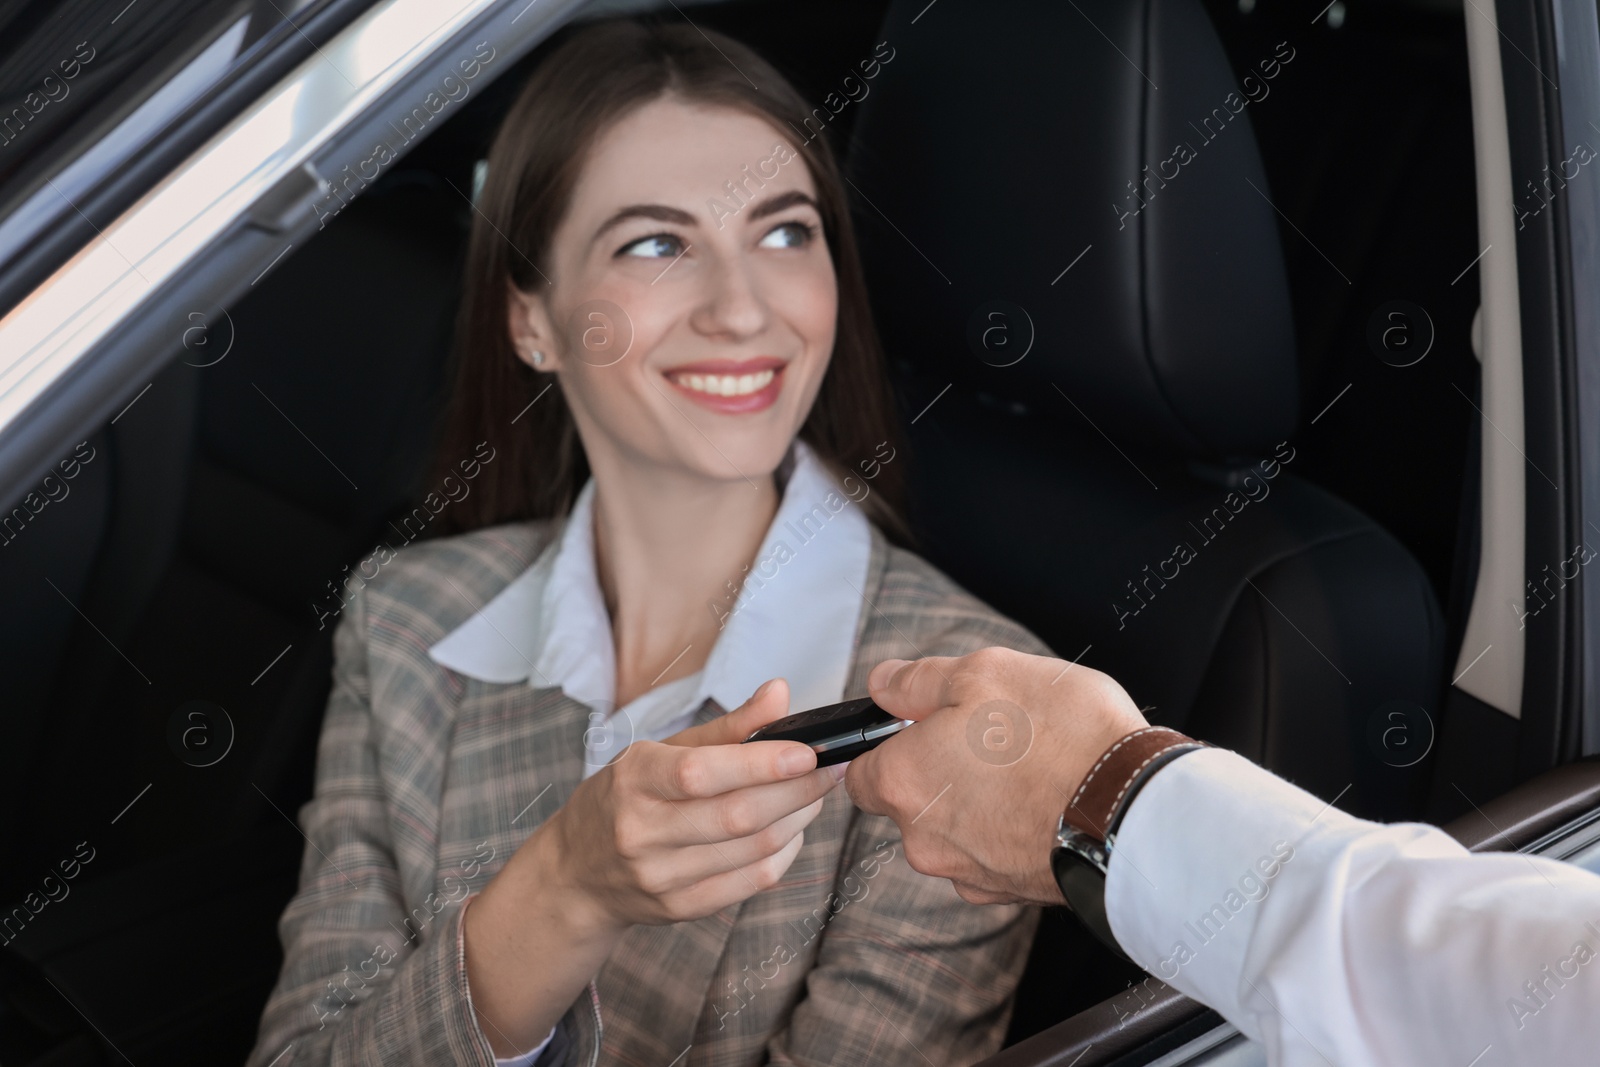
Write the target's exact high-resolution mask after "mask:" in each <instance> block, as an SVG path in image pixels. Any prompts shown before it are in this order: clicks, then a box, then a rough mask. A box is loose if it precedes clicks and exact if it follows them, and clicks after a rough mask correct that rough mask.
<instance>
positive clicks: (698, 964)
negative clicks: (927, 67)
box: [251, 22, 1045, 1067]
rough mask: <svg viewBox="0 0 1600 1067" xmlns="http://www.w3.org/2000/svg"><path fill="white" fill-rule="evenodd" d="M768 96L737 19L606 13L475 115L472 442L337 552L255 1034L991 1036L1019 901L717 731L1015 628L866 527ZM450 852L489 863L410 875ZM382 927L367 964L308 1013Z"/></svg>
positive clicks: (611, 1053)
mask: <svg viewBox="0 0 1600 1067" xmlns="http://www.w3.org/2000/svg"><path fill="white" fill-rule="evenodd" d="M757 86H759V89H758V88H757ZM804 115H805V105H804V103H803V101H802V100H801V99H800V97H799V96H798V94H797V93H795V91H794V90H793V89H792V88H791V87H790V86H789V85H788V84H787V83H786V82H785V81H784V80H783V78H782V76H781V75H779V74H778V73H777V71H776V70H774V69H773V68H772V67H771V66H770V65H769V64H767V63H766V62H764V61H763V60H762V59H761V58H760V57H759V56H757V55H755V54H754V53H753V52H751V51H750V50H749V49H748V48H745V47H743V46H741V45H740V44H738V43H737V42H735V41H733V40H730V39H727V38H724V37H721V36H720V35H711V36H706V35H702V34H701V33H700V32H699V31H698V30H696V29H694V28H693V27H690V26H673V27H665V28H658V27H650V26H645V25H641V24H637V23H632V22H620V23H609V24H601V25H598V26H593V27H589V28H586V29H583V30H580V31H579V32H577V33H576V34H574V35H572V36H571V37H569V38H567V39H566V40H565V41H564V42H562V43H561V44H559V45H557V46H556V47H554V49H553V51H552V52H551V53H550V54H549V55H548V57H547V58H545V59H544V61H543V62H542V63H541V64H540V65H539V66H538V67H537V68H536V71H535V73H534V75H533V77H532V78H531V79H530V81H529V82H528V84H527V85H526V87H525V88H524V90H523V92H522V95H521V96H520V97H519V98H518V100H517V101H516V103H515V104H514V105H513V106H512V108H511V109H510V111H509V112H508V114H507V116H506V118H505V120H504V122H503V124H502V126H501V127H500V130H499V133H498V134H497V136H496V138H495V141H494V143H493V145H492V147H491V149H490V152H489V157H488V168H487V178H486V180H485V183H484V186H483V189H482V192H481V195H480V196H479V199H478V202H477V206H478V209H479V213H478V215H477V217H476V218H475V220H474V229H473V232H472V235H471V239H470V243H469V247H468V253H467V264H466V272H465V275H466V277H465V285H466V289H465V294H464V300H463V303H462V307H461V311H460V317H459V325H458V336H457V346H456V359H457V361H458V370H457V375H458V376H457V383H456V391H455V395H454V398H453V405H452V407H451V409H450V411H449V414H448V417H447V423H446V432H445V434H444V435H443V437H444V439H443V441H442V442H441V445H440V451H439V456H440V462H441V464H448V463H453V462H455V460H456V458H457V457H458V456H459V455H463V454H470V453H471V452H472V450H473V449H474V448H477V447H482V446H487V447H489V448H492V449H494V453H493V454H494V455H495V456H496V457H498V458H497V459H496V461H495V462H494V463H493V464H492V465H491V464H484V465H483V466H482V468H481V472H480V474H479V476H478V479H477V482H476V485H475V491H474V492H473V493H472V494H471V495H469V496H465V497H464V498H462V499H461V500H460V501H459V503H457V504H456V505H455V506H453V507H451V508H450V509H448V510H447V511H446V512H444V513H442V514H441V515H440V524H441V525H443V524H446V523H448V524H449V526H450V528H451V529H450V531H449V532H450V533H452V534H454V535H453V536H445V537H439V538H436V539H435V540H432V541H430V542H419V543H416V544H410V545H406V546H404V547H403V548H402V549H400V550H399V551H398V552H397V553H395V555H394V558H393V559H392V560H391V561H389V562H388V563H387V564H386V565H385V566H384V567H383V568H382V570H381V571H379V572H378V573H376V574H375V575H374V576H373V577H371V578H367V576H366V575H363V576H362V578H363V579H364V580H363V581H361V582H351V583H350V586H351V588H350V590H349V593H348V596H347V598H346V606H345V609H344V610H343V612H342V614H341V616H340V620H339V625H338V629H337V632H336V634H335V638H334V641H335V651H336V664H335V668H334V674H335V684H334V693H333V697H332V700H331V701H330V704H329V707H328V711H327V716H326V719H325V721H324V725H323V730H322V740H321V745H320V748H319V758H318V766H317V786H316V795H315V797H314V798H313V800H312V801H311V803H310V804H309V805H308V806H307V808H306V809H304V811H303V818H302V822H303V824H304V826H305V832H306V834H307V837H308V839H309V840H310V841H311V842H312V844H313V847H312V848H311V849H310V850H309V851H308V852H307V853H306V856H307V860H306V863H305V865H304V866H303V868H302V872H301V885H300V891H299V893H298V895H297V896H296V897H295V899H294V900H293V901H292V902H291V903H290V904H289V907H288V909H287V910H286V911H285V913H284V916H283V919H282V922H281V924H280V932H281V935H282V938H283V942H284V954H285V961H284V966H283V971H282V974H281V975H280V977H279V981H278V986H277V989H276V991H275V992H274V994H273V997H272V999H271V1001H270V1002H269V1004H268V1005H267V1009H266V1012H265V1015H264V1017H263V1020H262V1027H261V1032H260V1034H259V1035H258V1038H257V1045H256V1050H255V1055H254V1057H253V1059H252V1061H251V1062H252V1063H254V1064H257V1065H262V1064H267V1063H270V1062H271V1061H272V1059H273V1057H275V1056H278V1055H280V1054H281V1053H282V1052H283V1051H284V1049H286V1048H287V1047H288V1046H289V1045H290V1044H291V1043H292V1044H293V1048H294V1056H295V1059H296V1061H297V1062H300V1063H322V1064H334V1063H354V1062H372V1061H375V1060H381V1061H383V1062H385V1063H417V1064H422V1063H437V1062H446V1061H448V1062H457V1063H466V1062H470V1063H476V1064H491V1063H504V1064H517V1065H526V1064H531V1063H534V1062H538V1063H540V1064H556V1063H568V1062H571V1063H587V1064H591V1065H592V1064H595V1063H598V1062H599V1061H600V1060H601V1059H602V1058H604V1059H605V1060H606V1061H607V1062H617V1063H638V1064H648V1063H662V1064H665V1063H682V1064H685V1065H687V1064H697V1063H709V1062H713V1061H714V1062H716V1063H719V1064H752V1065H754V1064H759V1063H763V1062H770V1063H786V1064H791V1063H792V1064H811V1063H816V1064H822V1063H860V1062H874V1063H889V1064H905V1065H907V1067H910V1065H913V1064H922V1063H939V1062H948V1063H952V1064H956V1063H963V1064H964V1063H971V1062H973V1061H975V1060H977V1059H981V1058H982V1057H983V1056H985V1055H987V1054H989V1053H991V1052H993V1051H994V1050H995V1049H996V1048H998V1047H999V1044H1000V1041H1001V1039H1002V1037H1003V1035H1004V1033H1005V1026H1006V1022H1007V1019H1008V1016H1009V1014H1010V1011H1011V1002H1012V996H1013V992H1014V990H1015V987H1016V983H1017V979H1018V977H1019V970H1020V966H1021V964H1022V960H1023V956H1024V952H1025V947H1026V945H1027V943H1028V940H1029V938H1030V936H1031V934H1032V931H1033V928H1034V925H1035V922H1036V919H1037V916H1036V914H1035V913H1034V912H1031V911H1028V910H1024V909H1022V908H1020V907H1015V906H1002V907H995V908H987V909H979V908H976V907H969V906H967V905H966V904H964V903H963V902H962V901H961V899H960V898H959V897H958V896H957V895H956V894H955V892H954V891H953V890H952V889H951V887H950V886H949V885H948V884H947V883H943V882H939V881H935V880H933V879H930V878H926V877H924V876H922V875H919V874H917V873H916V872H915V871H914V870H913V869H912V868H911V867H910V866H909V864H907V863H904V862H889V861H887V860H884V859H883V858H882V857H884V856H890V857H892V856H894V855H896V854H897V853H896V851H895V849H896V847H897V844H898V841H899V833H898V831H897V830H896V829H895V828H894V826H893V824H891V823H889V822H887V821H885V820H883V819H881V818H877V817H870V816H866V815H864V814H863V813H861V812H860V811H859V810H857V809H856V808H855V807H854V806H852V805H851V803H850V802H849V799H848V797H847V796H845V795H844V793H843V792H842V791H841V790H838V789H836V788H835V786H836V785H837V783H838V781H839V777H840V770H841V769H840V768H837V767H835V768H818V767H817V765H816V756H815V754H814V753H813V752H812V751H811V749H810V748H809V747H807V746H805V745H802V744H799V743H796V742H788V741H764V742H758V743H754V744H742V743H741V742H743V741H744V740H745V739H746V738H748V737H750V735H751V734H752V733H753V732H754V731H755V730H757V729H758V728H759V727H761V726H763V725H765V724H766V723H768V722H771V721H773V720H774V719H776V718H779V717H781V716H782V715H784V714H786V713H787V712H789V711H790V710H799V709H801V708H807V707H815V706H820V705H825V704H833V703H837V702H839V701H840V700H843V699H846V698H849V697H857V696H861V695H863V694H864V692H865V683H866V676H867V673H868V671H870V669H871V668H872V667H873V666H874V665H875V664H876V663H877V662H879V661H881V660H883V659H885V658H890V657H903V656H910V655H920V654H932V655H939V654H944V655H959V654H962V653H965V652H970V651H974V650H976V649H978V648H980V647H983V646H985V645H993V644H1002V645H1008V646H1011V647H1014V648H1020V649H1024V650H1027V651H1038V652H1043V651H1045V649H1044V646H1043V645H1042V644H1040V643H1039V641H1038V640H1037V639H1036V638H1034V637H1033V635H1031V634H1029V633H1028V632H1027V631H1026V630H1024V629H1022V628H1021V627H1019V626H1017V625H1016V624H1014V623H1012V622H1010V621H1009V620H1007V619H1004V618H1002V617H1000V616H999V615H997V614H996V613H994V612H993V611H991V610H990V609H988V608H986V607H985V606H984V605H983V604H981V603H980V602H978V601H977V600H975V599H974V598H972V597H971V596H969V595H967V594H966V593H964V592H963V591H962V590H960V589H959V588H958V587H956V586H955V585H954V584H953V583H952V582H950V581H949V580H948V579H947V578H945V577H944V576H943V575H942V574H940V573H938V572H937V571H935V570H934V569H933V568H932V567H930V566H928V565H927V564H926V563H924V562H923V561H922V560H920V559H918V558H917V557H916V556H914V555H912V554H911V553H910V552H909V551H907V550H906V549H904V548H903V547H901V545H902V544H903V540H904V538H903V532H902V531H903V527H902V524H901V520H900V518H899V515H900V499H901V497H902V485H903V473H902V472H903V468H904V466H905V464H904V463H901V462H891V461H892V460H894V459H895V457H896V455H897V452H896V442H898V441H899V438H900V434H899V431H898V428H897V426H896V419H895V412H894V407H893V403H892V400H891V396H890V392H889V388H888V384H887V379H886V373H885V369H884V359H883V354H882V351H881V348H880V346H879V343H878V340H877V337H876V334H875V332H874V330H873V327H872V321H871V314H870V312H869V310H868V306H867V298H866V293H865V289H864V287H863V283H862V277H861V268H860V265H859V263H858V262H857V258H856V251H855V239H854V236H853V234H852V233H851V229H850V220H849V216H848V212H847V207H846V202H845V197H844V193H843V183H842V181H841V179H840V177H839V174H838V170H837V168H836V165H835V163H834V160H833V156H832V153H831V150H830V149H829V147H828V146H827V143H826V141H825V140H824V139H818V140H815V141H811V142H808V143H805V144H802V145H798V146H793V147H788V148H786V151H787V152H788V153H789V158H788V159H787V160H780V159H779V158H778V153H777V152H775V150H774V146H788V145H791V144H792V141H793V140H794V139H793V138H791V137H789V136H788V135H787V134H786V133H785V132H784V131H785V129H786V127H787V126H788V125H789V124H790V123H798V122H799V121H801V120H802V119H803V117H804ZM751 160H758V161H770V162H767V165H766V166H764V167H763V166H761V164H760V163H758V164H757V170H756V171H754V172H751V178H750V179H749V180H743V179H742V176H743V175H744V174H746V173H747V171H748V168H749V164H750V161H751ZM796 163H800V164H803V165H796ZM784 164H787V165H784ZM728 175H741V180H743V184H742V185H740V186H736V187H735V188H736V189H739V190H741V192H740V195H739V196H737V197H735V198H734V200H733V202H734V203H737V204H738V211H737V212H734V211H731V210H729V209H728V208H727V206H726V202H723V206H722V208H721V209H720V210H719V208H718V204H719V200H718V198H719V197H720V196H723V195H727V194H729V193H730V192H732V190H730V189H729V188H728V186H729V185H732V184H733V183H732V182H731V181H730V180H729V178H728ZM463 441H465V442H466V445H465V451H462V450H461V449H462V445H461V442H463ZM446 457H449V458H446ZM858 472H859V474H860V475H864V476H866V477H868V478H871V479H872V480H873V491H871V492H864V491H863V485H862V482H861V481H860V478H859V477H858V476H857V475H858ZM446 473H449V472H448V471H447V470H445V469H444V467H441V469H440V475H441V477H442V476H443V475H444V474H446ZM852 503H853V504H854V505H856V506H853V507H851V506H847V504H852ZM791 543H793V544H794V545H795V546H796V547H794V548H791V547H790V544H791ZM802 549H803V550H802ZM778 564H781V568H780V567H779V566H778ZM755 592H759V593H760V596H759V597H757V596H754V595H753V594H754V593H755ZM720 602H727V603H736V604H737V608H736V609H735V610H726V609H724V610H721V611H718V610H717V609H716V604H717V603H720ZM708 603H711V604H713V610H712V611H710V612H708V611H706V605H707V604H708ZM791 702H792V703H793V705H794V708H791ZM729 709H733V710H731V711H730V710H729ZM378 798H382V799H381V800H380V799H378ZM930 799H932V798H930ZM485 843H487V845H488V846H489V847H490V848H492V849H494V850H495V851H494V853H493V854H494V855H495V856H497V857H504V859H503V860H497V861H493V862H488V863H485V864H484V865H483V870H482V871H481V872H480V874H481V876H475V875H467V876H465V877H464V878H463V879H462V880H461V882H458V883H457V884H456V885H455V886H454V887H452V886H447V885H445V883H444V881H443V878H444V877H445V876H452V877H453V875H454V867H455V865H456V864H457V863H458V862H459V861H460V860H461V859H462V857H464V856H465V855H466V854H467V851H468V850H469V849H471V848H474V847H476V846H477V845H480V844H485ZM874 856H877V857H879V860H878V865H877V866H874V867H873V869H874V870H875V871H876V872H877V877H876V879H875V884H874V889H876V890H877V891H876V892H874V893H872V894H870V895H867V894H863V893H859V892H856V891H855V890H854V889H852V887H853V886H854V885H855V882H854V881H853V880H852V879H853V878H854V874H853V872H855V871H858V870H865V869H866V865H870V864H871V861H872V858H873V857H874ZM880 867H881V869H879V868H880ZM462 883H464V884H465V885H466V887H467V889H468V892H467V893H465V894H462V893H461V892H460V885H461V884H462ZM852 894H854V895H853V896H852ZM841 898H843V899H851V900H852V901H853V902H852V903H851V906H850V907H848V908H845V907H843V906H841V905H839V904H837V901H839V900H840V899H841ZM429 900H434V901H444V904H443V905H442V907H441V909H440V910H439V911H438V912H437V914H438V918H437V919H433V920H432V921H431V922H430V923H429V924H428V927H427V929H426V930H425V931H423V933H422V936H421V937H420V938H419V939H417V941H416V943H412V941H410V940H409V939H404V940H396V939H395V938H394V937H393V936H392V935H393V934H394V933H395V932H396V929H397V927H398V925H399V924H400V923H401V922H402V920H403V917H404V916H405V915H406V914H408V913H410V912H412V911H414V909H416V908H417V907H418V906H419V905H420V906H428V907H430V908H431V905H428V903H427V902H428V901H429ZM798 928H804V929H805V930H806V936H805V938H804V939H803V940H802V941H800V942H799V943H798V947H793V948H787V949H786V950H785V953H786V954H785V958H784V960H783V966H782V967H781V968H777V969H776V970H774V968H775V967H776V964H774V963H773V962H772V961H774V960H775V958H776V956H777V955H778V954H779V953H778V948H777V947H778V946H789V945H792V944H794V943H795V942H794V931H795V930H796V929H798ZM380 945H381V946H383V947H384V953H383V954H384V955H385V956H388V955H390V954H392V956H393V959H394V961H395V962H394V966H385V967H383V968H381V969H379V971H378V973H377V974H375V975H372V976H370V977H369V976H367V975H363V976H362V981H361V982H360V983H357V984H356V987H355V988H350V989H349V995H350V1000H349V1001H348V1002H347V1003H346V1002H344V1001H343V997H342V996H341V1004H342V1006H341V1008H340V1012H339V1015H338V1016H337V1019H336V1020H334V1021H327V1022H326V1024H325V1025H323V1022H324V1018H323V1016H321V1015H318V1016H314V1017H308V1016H307V1013H306V1011H305V1006H306V1005H307V1004H308V1003H326V1001H325V1000H323V1001H318V1000H317V998H319V997H325V994H326V989H325V988H324V987H326V986H327V985H328V984H329V983H330V982H335V983H338V982H339V981H340V976H341V975H343V974H344V973H346V969H356V970H357V971H359V969H360V968H361V967H363V966H366V967H367V969H368V970H369V971H370V970H372V969H373V968H372V964H371V963H370V960H371V959H372V957H373V954H374V946H380ZM752 968H754V969H755V973H757V974H759V979H752V978H751V974H752ZM762 968H765V969H766V970H765V972H763V971H762ZM767 972H770V973H767ZM745 983H751V984H745ZM346 988H348V987H346ZM757 992H759V994H760V995H759V996H758V995H755V994H756V993H757ZM469 993H470V995H469ZM730 998H732V999H730ZM730 1004H737V1005H738V1010H737V1011H734V1010H732V1009H731V1008H730ZM885 1021H887V1023H888V1026H887V1027H885V1025H884V1024H885ZM496 1057H499V1058H498V1059H497V1058H496Z"/></svg>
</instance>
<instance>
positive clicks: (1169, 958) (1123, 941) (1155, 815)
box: [1106, 748, 1360, 1018]
mask: <svg viewBox="0 0 1600 1067" xmlns="http://www.w3.org/2000/svg"><path fill="white" fill-rule="evenodd" d="M1359 823H1360V820H1358V819H1355V818H1354V817H1353V816H1350V815H1347V814H1345V813H1344V812H1342V811H1340V810H1339V809H1337V808H1335V807H1333V806H1331V805H1329V804H1326V803H1324V802H1323V801H1322V800H1320V799H1318V798H1317V797H1315V796H1312V795H1311V794H1310V793H1307V792H1306V791H1304V790H1303V789H1299V788H1297V787H1296V786H1293V785H1291V784H1289V783H1288V782H1286V781H1284V780H1283V779H1281V778H1279V777H1277V776H1276V775H1274V774H1271V773H1270V772H1268V771H1265V770H1263V769H1262V768H1260V767H1258V766H1256V765H1255V764H1254V763H1252V762H1250V761H1249V760H1247V759H1245V758H1244V757H1243V756H1240V755H1238V754H1237V753H1234V752H1229V751H1227V750H1225V749H1219V748H1205V749H1200V750H1198V751H1195V752H1190V753H1188V754H1187V755H1185V756H1182V757H1180V758H1179V759H1176V760H1174V761H1173V762H1172V764H1171V765H1170V766H1167V767H1163V768H1162V769H1161V770H1160V771H1159V772H1158V773H1156V774H1155V775H1153V776H1152V777H1151V778H1150V780H1149V781H1148V782H1147V783H1146V784H1145V786H1144V788H1143V789H1141V790H1140V792H1139V794H1138V795H1137V796H1136V797H1134V799H1133V802H1132V803H1131V804H1129V806H1128V810H1127V813H1126V814H1125V815H1124V816H1123V820H1122V824H1121V826H1120V827H1119V829H1118V833H1117V839H1116V843H1115V845H1114V846H1113V848H1112V849H1111V861H1110V864H1109V866H1108V868H1107V871H1106V918H1107V920H1108V921H1109V922H1110V925H1111V931H1112V934H1113V935H1115V937H1116V939H1117V943H1118V944H1120V945H1121V946H1122V947H1123V949H1124V951H1126V952H1127V953H1128V955H1129V957H1130V958H1132V959H1133V960H1134V962H1136V963H1138V964H1139V965H1140V966H1141V967H1143V968H1144V969H1145V970H1147V971H1149V972H1150V973H1151V974H1153V975H1154V976H1155V977H1157V978H1159V979H1161V980H1162V981H1165V982H1167V983H1168V984H1170V985H1172V986H1174V987H1175V988H1177V989H1179V990H1181V991H1183V992H1184V993H1187V994H1189V995H1190V996H1193V997H1196V998H1197V999H1199V1000H1202V1001H1205V1002H1206V1003H1207V1004H1210V1005H1212V1006H1213V1007H1215V1008H1216V1009H1217V1010H1218V1011H1220V1012H1221V1013H1222V1014H1223V1015H1225V1016H1228V1017H1229V1018H1236V1017H1237V1016H1236V1015H1235V1014H1234V1013H1235V1012H1237V1011H1238V1002H1239V986H1240V984H1241V983H1240V976H1241V975H1242V974H1244V973H1245V956H1246V952H1247V950H1248V948H1249V945H1250V934H1251V931H1252V930H1253V928H1254V926H1255V922H1256V919H1257V918H1258V914H1257V907H1258V905H1259V903H1260V902H1261V901H1262V900H1264V899H1266V897H1267V895H1268V894H1269V893H1270V892H1271V891H1272V888H1273V881H1274V880H1275V879H1276V878H1278V877H1279V875H1280V874H1281V873H1282V871H1283V870H1284V868H1285V866H1287V865H1291V864H1293V862H1294V855H1295V846H1296V844H1297V843H1299V842H1300V841H1301V839H1302V837H1303V836H1304V835H1305V834H1306V833H1308V832H1309V831H1310V830H1311V829H1312V828H1313V824H1316V829H1318V830H1320V831H1330V830H1336V829H1343V828H1347V827H1350V826H1353V825H1358V824H1359Z"/></svg>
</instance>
